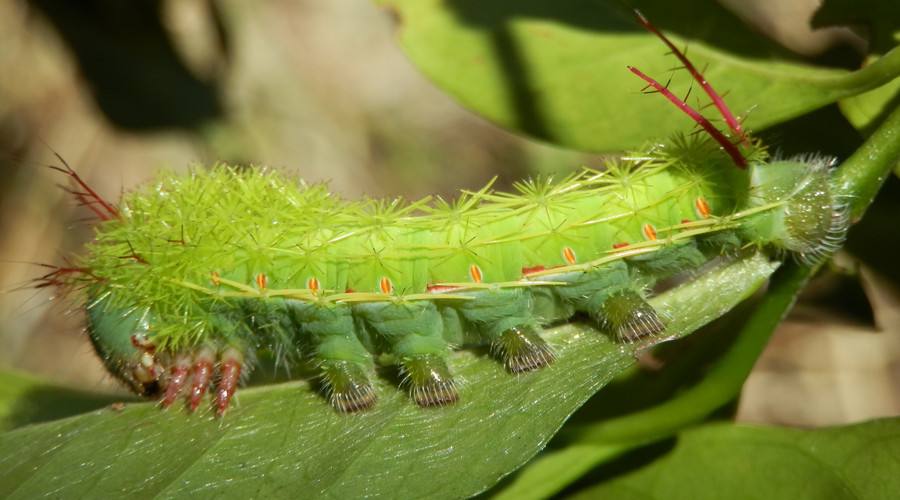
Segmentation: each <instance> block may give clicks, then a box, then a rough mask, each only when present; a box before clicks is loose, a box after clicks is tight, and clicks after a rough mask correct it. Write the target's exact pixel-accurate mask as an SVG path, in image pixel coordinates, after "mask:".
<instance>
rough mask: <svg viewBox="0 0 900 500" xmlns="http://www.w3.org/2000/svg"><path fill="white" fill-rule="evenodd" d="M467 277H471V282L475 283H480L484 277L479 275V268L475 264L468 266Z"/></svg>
mask: <svg viewBox="0 0 900 500" xmlns="http://www.w3.org/2000/svg"><path fill="white" fill-rule="evenodd" d="M469 276H471V277H472V281H474V282H475V283H481V280H482V279H483V278H484V275H483V274H481V268H480V267H478V266H477V265H476V264H472V265H471V266H469Z"/></svg>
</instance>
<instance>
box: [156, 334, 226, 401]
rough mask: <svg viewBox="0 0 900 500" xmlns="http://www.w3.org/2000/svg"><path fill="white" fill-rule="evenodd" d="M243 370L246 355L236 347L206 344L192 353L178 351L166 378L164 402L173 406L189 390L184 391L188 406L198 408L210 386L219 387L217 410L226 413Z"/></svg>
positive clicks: (216, 390)
mask: <svg viewBox="0 0 900 500" xmlns="http://www.w3.org/2000/svg"><path fill="white" fill-rule="evenodd" d="M243 370H244V356H243V354H241V352H240V351H239V350H238V349H237V348H235V347H227V348H225V349H223V350H221V351H217V350H216V349H214V348H213V347H211V346H202V347H200V348H198V349H196V350H195V351H193V352H191V353H189V354H186V353H179V354H176V355H175V356H173V358H172V362H171V365H170V366H169V369H168V373H167V376H166V377H165V378H164V379H163V383H164V385H165V392H164V394H163V397H162V400H161V401H160V405H162V406H163V407H164V408H167V407H169V406H172V405H173V404H175V402H176V401H177V400H178V398H179V396H181V395H182V393H184V392H185V391H187V392H186V394H185V395H184V397H185V399H186V402H187V407H188V410H190V411H191V412H194V411H196V410H197V408H199V407H200V404H201V403H202V402H203V398H204V397H205V396H206V394H207V392H209V390H210V388H211V387H215V390H214V395H213V401H214V406H215V408H216V414H218V415H222V414H224V413H225V412H226V411H227V410H228V407H229V406H230V404H231V399H232V398H233V397H234V393H235V391H236V390H237V387H238V385H239V383H240V379H241V372H242V371H243Z"/></svg>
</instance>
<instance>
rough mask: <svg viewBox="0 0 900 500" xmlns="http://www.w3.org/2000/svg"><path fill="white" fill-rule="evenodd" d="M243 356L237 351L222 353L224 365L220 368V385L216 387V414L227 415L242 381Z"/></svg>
mask: <svg viewBox="0 0 900 500" xmlns="http://www.w3.org/2000/svg"><path fill="white" fill-rule="evenodd" d="M242 365H243V356H241V354H240V353H239V352H238V351H236V350H235V349H227V350H226V351H225V352H224V353H222V363H221V365H220V366H219V383H218V385H217V386H216V414H217V415H219V416H221V415H223V414H225V411H226V410H227V409H228V405H229V404H230V403H231V397H232V396H234V391H235V390H236V389H237V386H238V383H239V382H240V379H241V367H242Z"/></svg>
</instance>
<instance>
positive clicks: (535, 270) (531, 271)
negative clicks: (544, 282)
mask: <svg viewBox="0 0 900 500" xmlns="http://www.w3.org/2000/svg"><path fill="white" fill-rule="evenodd" d="M545 269H547V268H546V267H544V266H541V265H537V266H531V267H523V268H522V274H523V275H525V276H528V275H529V274H534V273H539V272H541V271H543V270H545Z"/></svg>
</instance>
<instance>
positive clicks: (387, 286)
mask: <svg viewBox="0 0 900 500" xmlns="http://www.w3.org/2000/svg"><path fill="white" fill-rule="evenodd" d="M378 286H379V287H380V288H381V293H391V292H393V291H394V284H393V283H391V280H390V278H388V277H387V276H384V277H382V278H381V281H380V282H379V283H378Z"/></svg>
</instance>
